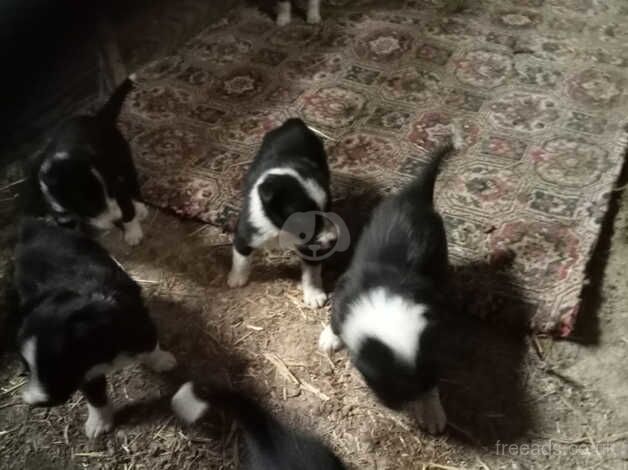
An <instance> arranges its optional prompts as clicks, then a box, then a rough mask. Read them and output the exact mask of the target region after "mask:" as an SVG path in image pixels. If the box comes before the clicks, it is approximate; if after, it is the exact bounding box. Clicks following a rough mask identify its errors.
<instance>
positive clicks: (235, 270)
mask: <svg viewBox="0 0 628 470" xmlns="http://www.w3.org/2000/svg"><path fill="white" fill-rule="evenodd" d="M232 252H233V255H232V256H233V258H232V260H231V272H230V273H229V278H228V279H227V284H228V285H229V287H242V286H244V285H245V284H246V283H247V282H249V276H250V275H251V254H252V253H253V248H251V247H250V246H249V243H248V242H247V240H246V239H245V238H244V237H243V236H242V235H240V234H239V233H237V232H236V236H235V239H234V240H233V249H232Z"/></svg>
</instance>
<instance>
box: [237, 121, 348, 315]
mask: <svg viewBox="0 0 628 470" xmlns="http://www.w3.org/2000/svg"><path fill="white" fill-rule="evenodd" d="M330 200H331V195H330V190H329V167H328V166H327V155H326V153H325V149H324V147H323V143H322V142H321V141H320V139H319V138H318V137H317V136H316V135H315V134H314V133H313V132H312V131H311V130H310V129H308V127H307V126H306V125H305V123H304V122H303V121H301V120H300V119H289V120H287V121H286V122H285V123H284V124H283V125H282V126H280V127H279V128H277V129H274V130H272V131H270V132H269V133H267V134H266V135H265V136H264V140H263V142H262V146H261V148H260V150H259V152H258V153H257V155H256V157H255V159H254V160H253V163H252V164H251V167H250V169H249V172H248V174H247V177H246V181H245V190H244V201H243V204H242V210H241V212H240V217H239V219H238V225H237V228H236V233H235V238H234V241H233V263H232V268H231V273H230V274H229V279H228V284H229V286H230V287H241V286H243V285H245V284H246V283H247V282H248V279H249V275H250V273H251V253H252V251H253V249H254V248H258V247H261V246H262V245H266V244H269V242H272V241H277V240H278V241H279V245H280V247H281V248H294V249H296V251H297V252H299V253H300V255H301V258H302V270H303V274H302V285H303V297H304V301H305V304H306V305H307V306H308V307H312V308H315V307H322V306H323V305H324V304H325V302H326V300H327V294H325V291H324V290H323V281H322V278H321V263H320V261H317V260H316V256H312V253H314V254H316V253H318V252H320V250H321V249H322V250H325V249H327V248H329V247H330V244H331V243H332V242H333V241H334V240H335V239H336V237H337V234H336V227H335V226H334V224H333V223H331V222H330V220H329V219H328V218H327V217H325V216H324V214H323V213H324V212H328V211H329V208H330Z"/></svg>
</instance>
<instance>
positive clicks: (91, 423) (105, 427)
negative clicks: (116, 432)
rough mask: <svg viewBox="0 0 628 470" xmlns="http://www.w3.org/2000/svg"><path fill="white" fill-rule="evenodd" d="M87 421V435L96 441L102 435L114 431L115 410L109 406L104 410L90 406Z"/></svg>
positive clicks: (104, 407)
mask: <svg viewBox="0 0 628 470" xmlns="http://www.w3.org/2000/svg"><path fill="white" fill-rule="evenodd" d="M87 409H88V415H87V421H85V435H86V436H87V437H88V438H89V439H95V438H97V437H98V436H100V435H101V434H104V433H106V432H109V431H111V430H112V429H113V408H112V407H111V405H109V404H107V405H105V406H103V407H102V408H96V407H93V406H91V405H88V408H87Z"/></svg>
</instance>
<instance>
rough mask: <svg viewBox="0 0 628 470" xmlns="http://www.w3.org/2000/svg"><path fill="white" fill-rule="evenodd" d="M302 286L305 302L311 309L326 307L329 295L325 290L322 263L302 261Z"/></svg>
mask: <svg viewBox="0 0 628 470" xmlns="http://www.w3.org/2000/svg"><path fill="white" fill-rule="evenodd" d="M301 268H302V274H301V285H302V287H303V301H304V303H305V305H307V306H308V307H310V308H319V307H322V306H323V305H325V302H326V301H327V294H326V293H325V291H324V290H323V277H322V276H321V263H311V262H307V261H305V260H302V261H301Z"/></svg>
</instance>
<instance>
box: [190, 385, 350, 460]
mask: <svg viewBox="0 0 628 470" xmlns="http://www.w3.org/2000/svg"><path fill="white" fill-rule="evenodd" d="M194 394H195V395H196V396H197V397H199V398H200V399H201V400H202V401H204V402H206V403H207V404H208V405H211V406H215V407H217V408H218V409H220V410H223V411H227V412H228V413H230V414H231V415H232V416H233V417H234V418H235V419H236V421H237V422H238V423H239V424H240V425H241V427H242V429H243V431H244V434H245V439H246V449H245V454H244V456H243V457H244V458H243V461H244V464H243V467H242V468H244V469H247V470H295V469H299V470H343V469H344V468H345V466H344V464H343V463H342V461H341V460H340V459H339V458H338V457H337V456H336V455H335V454H334V453H333V452H332V451H331V450H330V449H329V448H328V447H327V446H326V445H325V444H323V443H322V442H321V441H320V440H319V439H317V438H316V437H314V436H311V435H309V434H305V433H303V432H301V431H297V430H295V429H291V428H288V427H286V426H285V425H283V424H282V423H280V422H279V421H278V420H277V419H276V418H275V417H273V416H272V415H271V414H270V413H269V412H267V411H266V410H265V409H264V408H263V407H261V406H260V405H259V404H258V403H256V402H255V401H254V400H252V399H250V398H248V397H246V396H244V395H243V394H241V393H239V392H236V391H233V390H226V389H217V390H216V389H213V390H210V391H203V390H199V389H198V387H196V386H195V387H194Z"/></svg>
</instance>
